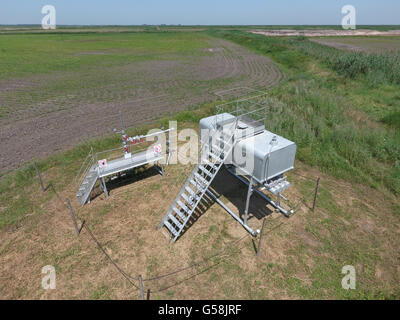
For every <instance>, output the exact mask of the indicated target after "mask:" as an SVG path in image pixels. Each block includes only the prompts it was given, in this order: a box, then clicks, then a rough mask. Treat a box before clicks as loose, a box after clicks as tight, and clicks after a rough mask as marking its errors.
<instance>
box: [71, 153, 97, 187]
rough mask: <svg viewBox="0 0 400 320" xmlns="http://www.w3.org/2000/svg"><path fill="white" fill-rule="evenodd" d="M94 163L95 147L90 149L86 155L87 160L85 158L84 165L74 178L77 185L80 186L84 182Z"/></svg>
mask: <svg viewBox="0 0 400 320" xmlns="http://www.w3.org/2000/svg"><path fill="white" fill-rule="evenodd" d="M93 164H94V157H93V149H90V151H89V154H88V155H87V156H86V158H85V160H83V162H82V165H81V167H80V168H79V170H78V173H77V175H76V176H75V178H74V184H75V186H77V187H79V186H80V185H81V184H82V182H83V180H84V179H85V177H86V175H87V174H88V173H89V170H90V169H91V168H92V166H93Z"/></svg>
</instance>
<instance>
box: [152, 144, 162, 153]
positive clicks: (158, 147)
mask: <svg viewBox="0 0 400 320" xmlns="http://www.w3.org/2000/svg"><path fill="white" fill-rule="evenodd" d="M161 150H162V148H161V144H157V145H155V146H154V153H161Z"/></svg>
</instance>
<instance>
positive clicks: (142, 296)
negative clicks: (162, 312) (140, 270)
mask: <svg viewBox="0 0 400 320" xmlns="http://www.w3.org/2000/svg"><path fill="white" fill-rule="evenodd" d="M139 287H140V297H141V298H142V300H144V292H143V279H142V276H141V275H139Z"/></svg>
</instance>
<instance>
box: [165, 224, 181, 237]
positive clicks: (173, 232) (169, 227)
mask: <svg viewBox="0 0 400 320" xmlns="http://www.w3.org/2000/svg"><path fill="white" fill-rule="evenodd" d="M164 226H166V227H167V229H168V230H169V231H170V232H171V233H172V234H173V235H174V236H175V237H176V236H177V235H178V234H179V233H178V231H177V230H176V229H175V228H174V227H173V226H172V225H171V224H170V223H169V222H168V221H164Z"/></svg>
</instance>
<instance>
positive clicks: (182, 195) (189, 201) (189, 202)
mask: <svg viewBox="0 0 400 320" xmlns="http://www.w3.org/2000/svg"><path fill="white" fill-rule="evenodd" d="M181 197H182V198H183V199H184V200H185V201H186V203H187V204H188V205H190V206H193V204H192V203H193V201H192V200H190V199H189V197H188V196H187V195H186V194H184V193H182V194H181Z"/></svg>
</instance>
